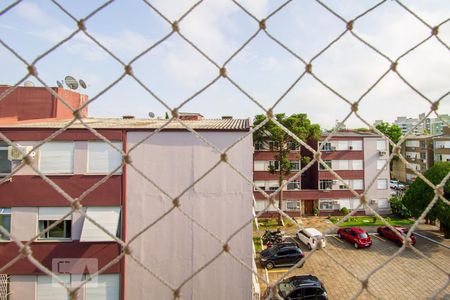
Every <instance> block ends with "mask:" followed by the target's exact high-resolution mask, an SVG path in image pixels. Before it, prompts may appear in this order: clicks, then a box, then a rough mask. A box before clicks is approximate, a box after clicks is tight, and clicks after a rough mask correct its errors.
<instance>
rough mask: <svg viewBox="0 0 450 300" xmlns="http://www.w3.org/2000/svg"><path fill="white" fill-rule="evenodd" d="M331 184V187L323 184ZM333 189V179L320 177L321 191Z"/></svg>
mask: <svg viewBox="0 0 450 300" xmlns="http://www.w3.org/2000/svg"><path fill="white" fill-rule="evenodd" d="M323 185H326V186H328V185H329V188H323V187H322V186H323ZM332 189H333V180H331V179H320V180H319V190H321V191H328V190H332Z"/></svg>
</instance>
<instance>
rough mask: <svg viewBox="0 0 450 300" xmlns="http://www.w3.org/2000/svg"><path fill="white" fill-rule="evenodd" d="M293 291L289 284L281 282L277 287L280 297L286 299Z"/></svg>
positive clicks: (291, 285) (292, 286)
mask: <svg viewBox="0 0 450 300" xmlns="http://www.w3.org/2000/svg"><path fill="white" fill-rule="evenodd" d="M293 289H294V285H293V284H292V283H291V282H281V283H280V284H279V285H278V290H279V291H280V293H281V296H283V298H284V297H286V296H287V295H289V293H290V292H291V291H292V290H293Z"/></svg>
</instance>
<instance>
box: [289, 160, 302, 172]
mask: <svg viewBox="0 0 450 300" xmlns="http://www.w3.org/2000/svg"><path fill="white" fill-rule="evenodd" d="M289 164H290V166H291V168H290V171H300V161H299V160H289ZM293 165H297V166H298V167H297V168H296V169H294V168H293V167H292V166H293Z"/></svg>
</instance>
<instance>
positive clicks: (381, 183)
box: [377, 179, 387, 190]
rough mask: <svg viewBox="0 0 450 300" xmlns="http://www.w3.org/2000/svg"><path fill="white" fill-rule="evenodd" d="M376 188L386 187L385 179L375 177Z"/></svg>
mask: <svg viewBox="0 0 450 300" xmlns="http://www.w3.org/2000/svg"><path fill="white" fill-rule="evenodd" d="M377 189H379V190H385V189H387V179H377Z"/></svg>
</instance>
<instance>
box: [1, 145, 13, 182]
mask: <svg viewBox="0 0 450 300" xmlns="http://www.w3.org/2000/svg"><path fill="white" fill-rule="evenodd" d="M9 173H11V161H10V160H9V159H8V144H6V143H2V142H0V176H1V175H7V174H9Z"/></svg>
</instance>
